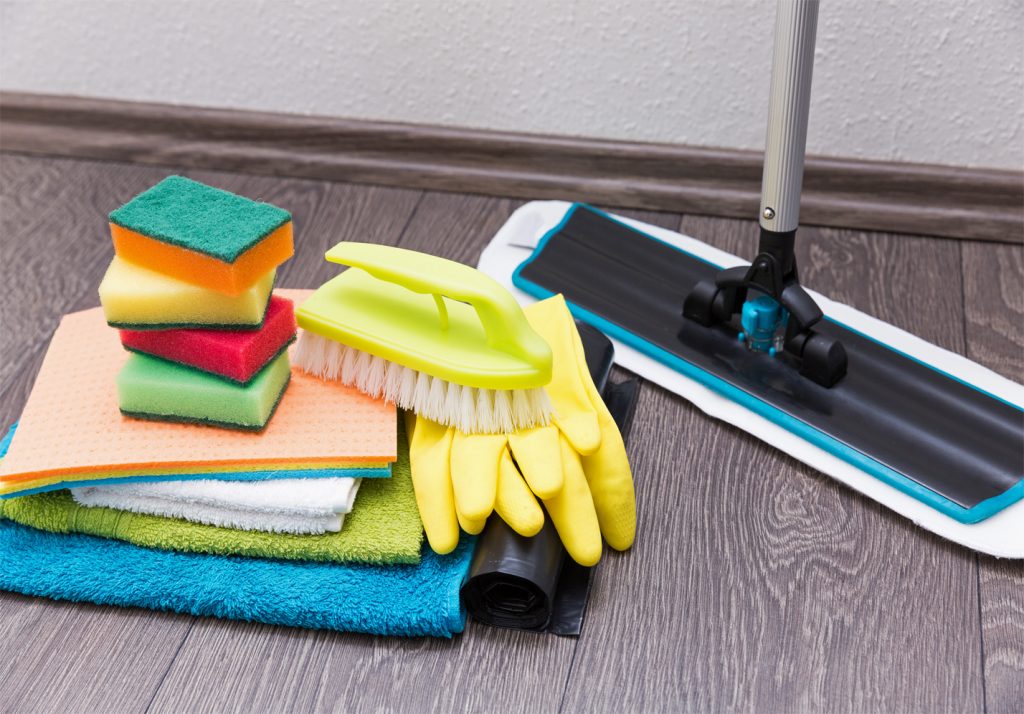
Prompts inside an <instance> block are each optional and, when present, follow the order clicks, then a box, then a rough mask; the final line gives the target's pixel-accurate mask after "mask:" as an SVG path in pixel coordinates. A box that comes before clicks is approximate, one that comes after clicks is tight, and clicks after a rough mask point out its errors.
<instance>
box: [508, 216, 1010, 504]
mask: <svg viewBox="0 0 1024 714" xmlns="http://www.w3.org/2000/svg"><path fill="white" fill-rule="evenodd" d="M580 208H584V209H586V210H589V211H593V212H595V213H598V214H600V215H602V216H604V217H605V218H607V219H609V220H611V221H614V222H616V223H618V224H619V225H622V226H625V227H626V228H628V229H629V230H632V231H635V232H637V233H640V234H641V235H643V236H644V237H645V238H649V239H650V240H655V241H658V242H659V243H661V244H663V245H666V246H668V247H670V248H672V249H673V250H677V251H679V252H680V253H683V254H685V255H687V256H689V257H691V258H693V259H694V260H699V261H700V262H702V263H705V264H707V265H710V266H712V267H715V268H721V267H722V266H720V265H717V264H715V263H713V262H711V261H709V260H707V259H705V258H701V257H700V256H697V255H693V254H692V253H690V252H688V251H686V250H683V249H682V248H679V247H677V246H674V245H672V244H671V243H667V242H666V241H663V240H660V239H659V238H657V237H655V236H652V235H648V234H647V233H644V232H642V231H638V230H637V229H636V228H634V227H633V226H630V225H627V224H625V223H623V222H622V221H620V220H618V219H617V218H615V217H613V216H610V215H608V214H607V213H604V212H603V211H600V210H598V209H596V208H592V207H590V206H585V205H584V204H581V203H574V204H573V205H572V206H571V207H570V208H569V210H568V211H566V214H565V216H563V217H562V220H561V221H559V223H558V225H556V226H555V227H554V228H552V229H551V230H549V231H548V232H547V233H545V234H544V236H543V237H542V238H541V239H540V242H539V243H538V244H537V247H536V248H534V250H533V253H531V254H530V256H529V257H528V258H527V259H526V260H524V261H523V262H522V263H520V264H519V266H518V267H516V269H515V271H513V273H512V283H513V285H515V286H516V287H517V288H519V289H520V290H522V291H524V292H526V293H528V294H530V295H532V296H533V297H535V298H538V299H544V298H549V297H552V296H553V295H554V294H555V293H553V292H551V291H550V290H547V289H546V288H544V287H541V286H540V285H537V284H536V283H534V282H532V281H530V280H528V279H526V278H524V277H523V276H522V271H523V269H524V268H525V267H526V266H527V265H529V264H530V263H532V262H533V261H534V260H535V259H536V258H537V256H538V255H540V253H541V251H543V250H544V247H545V246H546V245H547V243H548V241H549V240H551V238H552V237H553V236H555V235H556V234H557V233H558V232H559V231H561V230H562V228H563V227H564V226H565V224H566V223H567V222H568V221H569V219H570V218H571V217H572V215H573V213H575V212H576V210H577V209H580ZM566 304H568V306H569V311H570V312H572V314H573V315H574V316H576V317H577V318H578V319H580V320H583V321H584V322H586V323H588V324H591V325H593V326H594V327H596V328H597V329H599V330H601V331H603V332H604V333H606V334H607V335H609V336H611V337H613V338H615V339H617V340H619V341H620V342H622V343H624V344H627V345H629V346H630V347H632V348H634V349H636V350H638V351H640V352H642V353H644V354H645V355H647V356H648V357H651V358H653V359H656V360H658V361H659V362H661V363H662V364H664V365H666V366H668V367H670V368H671V369H673V370H675V371H677V372H679V373H680V374H682V375H683V376H685V377H688V378H690V379H692V380H694V381H695V382H698V383H700V384H702V385H704V386H705V387H708V388H709V389H712V390H714V391H716V392H718V393H719V394H721V395H722V396H724V397H725V398H727V399H729V400H730V401H733V402H736V403H737V404H739V405H740V406H742V407H744V408H746V409H749V410H750V411H752V412H754V413H755V414H758V415H760V416H762V417H764V418H766V419H768V420H769V421H772V422H774V423H776V424H778V425H779V426H781V427H782V428H784V429H786V430H787V431H789V432H791V433H792V434H795V435H796V436H798V437H800V438H801V439H803V440H804V441H807V442H809V443H811V444H814V445H815V446H817V447H819V448H820V449H823V450H824V451H827V452H829V453H830V454H832V455H834V456H837V457H839V458H840V459H842V460H843V461H845V462H847V463H848V464H850V465H852V466H854V467H856V468H857V469H859V470H861V471H863V472H865V473H867V474H868V475H870V476H874V477H875V478H877V479H879V480H880V481H882V482H883V483H886V484H888V485H889V486H892V487H893V488H896V489H898V490H899V491H902V492H903V493H905V494H907V495H908V496H911V497H913V498H915V499H917V500H918V501H921V502H922V503H924V504H925V505H928V506H930V507H932V508H934V509H935V510H937V511H939V512H940V513H942V514H944V515H946V516H949V517H950V518H952V519H953V520H955V521H959V522H960V523H968V524H970V523H978V522H979V521H983V520H985V519H986V518H989V517H990V516H992V515H995V514H996V513H998V512H999V511H1001V510H1003V509H1004V508H1006V507H1007V506H1010V505H1012V504H1013V503H1016V502H1017V501H1019V500H1021V499H1022V498H1024V481H1020V482H1018V483H1017V484H1016V485H1014V486H1013V487H1012V488H1009V489H1007V490H1006V491H1004V492H1003V493H1001V494H999V495H998V496H994V497H992V498H989V499H987V500H985V501H982V502H980V503H978V504H976V505H975V506H973V507H971V508H964V507H963V506H961V505H959V504H958V503H955V502H953V501H951V500H949V499H948V498H946V497H945V496H942V495H940V494H938V493H936V492H935V491H932V490H931V489H930V488H927V487H925V486H922V485H921V484H919V483H917V482H916V481H914V480H912V479H909V478H907V477H906V476H904V475H903V474H901V473H899V472H898V471H895V470H893V469H891V468H889V467H888V466H886V465H885V464H883V463H880V462H879V461H876V460H875V459H873V458H871V457H870V456H868V455H866V454H863V453H861V452H860V451H857V450H856V449H852V448H850V447H849V446H847V445H846V444H844V443H842V442H840V441H838V440H836V439H834V438H833V437H831V436H829V435H828V434H825V433H824V432H821V431H819V430H817V429H815V428H813V427H811V426H809V425H808V424H806V423H804V422H803V421H800V420H799V419H796V418H795V417H793V416H791V415H789V414H787V413H786V412H784V411H782V410H781V409H779V408H777V407H775V406H772V405H771V404H769V403H768V402H765V401H763V400H761V399H758V398H757V397H754V396H752V395H750V394H748V393H747V392H745V391H743V390H742V389H739V388H738V387H735V386H733V385H731V384H729V383H728V382H726V381H725V380H723V379H721V378H720V377H717V376H715V375H713V374H711V373H710V372H707V371H705V370H703V369H701V368H699V367H697V366H696V365H694V364H692V363H690V362H687V361H686V360H684V359H682V358H681V357H678V356H677V355H674V354H672V353H671V352H668V351H667V350H664V349H662V348H660V347H658V346H657V345H654V344H651V343H650V342H647V341H646V340H644V339H642V338H640V337H638V336H637V335H635V334H633V333H632V332H629V331H628V330H626V329H625V328H623V327H620V326H619V325H616V324H615V323H612V322H609V321H608V320H606V319H604V318H603V317H601V316H600V315H597V314H594V313H592V312H590V311H589V310H587V309H585V308H582V307H580V306H579V305H576V304H574V303H572V302H569V301H568V300H566ZM826 319H829V320H830V321H831V322H833V323H835V324H836V325H839V326H840V327H843V328H845V329H848V330H850V331H851V332H856V333H858V334H861V335H863V333H861V332H860V331H859V330H856V329H853V328H850V327H848V326H847V325H846V324H844V323H842V322H839V321H838V320H833V319H831V318H826ZM863 336H864V337H867V338H868V339H870V340H872V341H873V342H876V343H877V344H879V345H881V346H883V347H885V348H886V349H889V350H892V351H893V352H896V353H897V354H900V355H902V356H904V357H907V358H908V359H911V360H914V361H915V362H918V363H919V364H922V365H924V366H926V367H929V368H930V369H933V370H935V371H936V372H939V373H940V374H943V375H945V376H946V377H949V378H950V379H953V380H955V381H957V382H960V383H961V384H965V385H967V386H969V387H973V388H974V389H976V390H977V391H979V392H981V393H982V394H985V395H987V396H989V397H992V398H993V399H997V400H999V401H1001V402H1004V403H1006V404H1010V405H1011V406H1014V407H1017V408H1018V409H1021V407H1020V406H1018V405H1016V404H1012V403H1010V402H1006V401H1005V400H1003V399H1001V398H999V397H997V396H995V395H993V394H990V393H989V392H987V391H985V390H983V389H980V388H978V387H976V386H975V385H973V384H969V383H967V382H964V381H963V380H962V379H959V378H957V377H954V376H953V375H951V374H949V373H947V372H945V371H943V370H941V369H939V368H937V367H935V366H933V365H930V364H928V363H927V362H922V361H921V360H919V359H916V358H914V357H911V356H910V355H908V354H906V353H904V352H901V351H900V350H898V349H893V348H892V347H889V346H888V345H886V344H885V343H883V342H880V341H879V340H877V339H876V338H873V337H870V336H869V335H863Z"/></svg>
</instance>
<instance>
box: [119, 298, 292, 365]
mask: <svg viewBox="0 0 1024 714" xmlns="http://www.w3.org/2000/svg"><path fill="white" fill-rule="evenodd" d="M295 329H296V328H295V307H294V305H292V301H291V300H288V299H286V298H282V297H277V296H276V295H275V296H274V297H272V298H271V299H270V304H269V305H268V307H267V315H266V318H265V319H264V321H263V327H261V328H260V329H258V330H253V331H250V332H236V331H224V330H198V329H184V330H121V344H122V345H124V347H125V349H128V350H132V351H133V352H143V353H145V354H148V355H153V356H154V357H160V358H162V359H165V360H168V361H171V362H177V363H178V364H183V365H187V366H189V367H193V368H195V369H198V370H201V371H203V372H210V373H211V374H216V375H219V376H221V377H225V378H227V379H230V380H231V381H233V382H238V383H240V384H246V383H248V382H249V381H250V380H251V379H252V378H253V377H254V376H255V375H256V373H257V372H259V371H260V370H261V369H262V368H263V367H264V366H265V365H266V364H267V363H268V362H270V360H272V359H273V358H274V357H276V356H277V355H279V354H281V352H283V351H284V350H285V349H286V348H287V347H288V345H289V343H291V342H292V340H294V339H295Z"/></svg>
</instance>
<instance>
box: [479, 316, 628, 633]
mask: <svg viewBox="0 0 1024 714" xmlns="http://www.w3.org/2000/svg"><path fill="white" fill-rule="evenodd" d="M576 328H577V329H578V330H579V333H580V339H581V340H582V341H583V349H584V352H585V354H586V359H587V366H588V367H589V368H590V376H591V377H592V378H593V380H594V384H595V385H597V388H598V390H600V391H601V394H602V396H603V397H604V401H605V404H607V405H608V410H609V411H610V412H611V413H612V417H613V418H614V419H615V422H616V423H617V424H618V426H619V430H620V431H621V432H622V437H623V438H624V439H625V438H626V437H627V433H628V429H629V424H630V422H631V421H632V417H633V411H634V410H635V408H636V400H637V396H638V395H639V386H640V385H639V382H638V381H637V380H635V379H633V380H629V381H627V382H623V383H620V384H611V383H609V382H608V375H609V373H610V372H611V368H612V360H613V357H614V348H613V347H612V343H611V341H610V340H609V339H608V338H607V337H605V336H604V335H603V334H602V333H601V332H599V331H598V330H596V329H594V328H593V327H590V326H589V325H584V324H582V323H576ZM590 571H591V569H590V568H585V567H583V566H582V565H579V564H578V563H576V562H575V561H573V559H572V558H570V557H569V556H568V554H567V553H566V552H565V548H564V547H562V541H561V540H559V538H558V533H557V532H556V531H555V528H554V526H553V525H551V519H550V518H547V519H545V522H544V528H543V529H541V531H540V533H538V534H537V535H535V536H533V537H532V538H525V537H523V536H521V535H519V534H518V533H516V532H515V531H513V530H512V529H511V528H509V527H508V526H507V525H506V524H505V522H504V521H503V520H501V519H500V518H498V517H497V516H492V517H491V518H490V519H489V520H488V522H487V526H486V527H485V528H484V531H483V533H482V534H481V536H480V541H479V543H477V547H476V553H475V555H474V556H473V562H472V564H471V565H470V569H469V577H468V578H467V580H466V583H465V585H463V587H462V599H463V602H464V603H465V606H466V609H467V611H468V612H469V614H470V615H472V616H473V618H474V619H475V620H478V621H480V622H483V623H485V624H487V625H493V626H495V627H506V628H512V629H517V630H537V631H546V632H551V633H553V634H557V635H570V636H573V635H579V634H580V631H581V629H582V626H583V617H584V615H585V613H586V607H587V598H588V596H589V594H590Z"/></svg>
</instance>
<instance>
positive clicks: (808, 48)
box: [761, 0, 818, 233]
mask: <svg viewBox="0 0 1024 714" xmlns="http://www.w3.org/2000/svg"><path fill="white" fill-rule="evenodd" d="M817 27H818V0H779V5H778V10H777V14H776V17H775V49H774V54H773V58H772V83H771V99H770V104H769V108H768V139H767V141H766V142H765V153H764V175H763V178H762V181H761V227H762V228H764V229H766V230H769V231H773V232H776V233H786V232H789V231H795V230H796V227H797V225H798V224H799V222H800V188H801V185H802V184H803V179H804V153H805V151H806V148H807V114H808V110H809V108H810V102H811V72H812V70H813V69H814V38H815V34H816V32H817Z"/></svg>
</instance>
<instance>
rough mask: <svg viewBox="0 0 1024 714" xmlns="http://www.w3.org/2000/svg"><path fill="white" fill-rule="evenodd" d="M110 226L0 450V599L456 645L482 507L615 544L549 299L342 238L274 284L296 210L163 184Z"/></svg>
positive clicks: (573, 350) (618, 474)
mask: <svg viewBox="0 0 1024 714" xmlns="http://www.w3.org/2000/svg"><path fill="white" fill-rule="evenodd" d="M109 225H110V231H111V236H112V239H113V245H114V251H115V256H114V258H113V260H112V261H111V263H110V266H109V268H108V270H107V272H106V274H105V276H104V278H103V280H102V283H101V285H100V288H99V298H100V303H101V307H100V308H94V309H90V310H84V311H81V312H76V313H72V314H69V315H66V316H65V317H64V318H63V319H62V320H61V322H60V325H59V326H58V328H57V330H56V332H55V333H54V335H53V338H52V340H51V342H50V346H49V348H48V350H47V353H46V357H45V359H44V361H43V365H42V367H41V369H40V371H39V374H38V376H37V379H36V382H35V384H34V386H33V388H32V391H31V393H30V395H29V398H28V400H27V403H26V405H25V408H24V410H23V412H22V415H21V418H20V420H19V422H18V423H17V424H15V425H14V426H12V427H11V428H10V430H9V431H8V432H7V435H6V437H5V438H4V439H3V441H0V459H2V460H0V499H3V500H0V588H2V589H5V590H11V591H16V592H21V593H25V594H28V595H35V596H42V597H51V598H57V599H66V600H73V601H88V602H94V603H100V604H113V605H120V606H135V607H144V608H150V609H160V610H171V611H177V612H185V613H191V614H195V615H207V616H215V617H226V618H234V619H243V620H252V621H259V622H267V623H274V624H283V625H293V626H300V627H315V628H324V629H334V630H342V631H358V632H367V633H373V634H396V635H408V636H419V635H430V636H446V637H450V636H451V635H452V634H454V633H457V632H459V631H461V630H462V629H463V626H464V623H465V619H466V612H465V609H464V608H463V605H462V602H461V600H460V589H461V588H462V586H463V584H464V581H465V580H466V578H467V573H468V571H469V569H470V563H471V560H472V559H473V557H474V551H475V546H476V538H475V535H476V534H479V533H481V532H482V531H483V530H484V528H485V527H486V525H487V522H488V520H489V519H490V518H492V513H493V514H494V516H493V517H494V518H499V519H502V520H503V521H504V522H506V523H507V524H508V526H509V527H511V528H512V529H513V530H514V531H515V532H516V533H518V534H519V535H520V536H521V537H533V536H534V535H536V534H537V533H538V532H540V531H541V529H542V527H543V526H544V525H545V521H546V520H547V519H548V518H550V523H551V524H552V525H553V526H554V528H555V529H557V532H558V536H559V537H560V539H561V541H562V543H564V547H565V550H566V552H568V554H569V556H571V557H572V558H573V559H574V560H576V561H577V562H578V563H580V564H582V565H586V566H590V565H593V564H595V563H596V562H597V561H598V559H599V558H600V557H601V552H602V548H603V546H602V538H603V539H604V540H606V541H607V542H608V543H609V544H610V545H611V546H612V547H614V548H617V549H620V550H622V549H626V548H628V547H629V546H630V544H631V543H632V540H633V536H634V532H635V515H634V509H635V506H634V502H633V489H632V478H631V475H630V471H629V464H628V461H627V460H626V454H625V449H624V446H623V443H622V438H621V436H620V435H619V433H618V430H617V428H616V426H615V423H614V422H613V421H612V420H611V417H610V416H609V413H608V410H607V408H606V407H605V405H604V402H603V401H602V399H601V397H600V395H599V394H598V393H597V390H596V389H595V387H594V384H593V381H592V380H591V378H590V376H589V375H590V372H589V371H588V369H587V365H586V363H585V358H584V353H583V348H582V345H581V343H580V338H579V335H578V334H577V332H576V328H575V326H574V323H573V321H572V319H571V318H570V316H569V312H568V310H567V308H566V306H565V304H564V302H561V301H560V300H558V299H553V300H549V301H545V302H544V303H541V304H539V305H536V306H533V307H531V308H530V309H529V310H528V311H526V312H524V311H523V310H522V308H520V307H519V305H518V304H517V303H516V302H515V301H514V299H513V298H512V297H511V296H510V294H509V293H508V292H507V291H506V290H504V289H503V288H501V287H500V286H498V285H497V284H496V283H494V281H493V280H491V279H490V278H487V277H486V276H484V275H483V274H481V273H479V272H477V271H476V270H474V269H472V268H468V267H466V266H462V265H458V264H455V263H451V262H449V261H443V260H441V259H439V258H434V257H432V256H425V255H422V254H418V253H412V252H410V251H400V250H398V249H395V248H387V247H383V246H371V245H364V244H353V243H342V244H339V245H338V246H336V247H335V248H334V249H332V251H330V252H329V253H328V254H327V258H328V260H332V261H334V262H343V263H346V264H348V265H350V266H352V268H351V269H350V270H348V271H347V272H346V273H344V274H343V275H342V276H339V277H337V278H335V279H333V280H332V281H330V282H328V283H327V284H326V285H324V286H323V287H321V288H320V290H318V291H316V292H315V293H313V292H312V291H308V290H285V289H275V287H274V284H275V280H276V274H277V271H278V269H279V268H280V266H281V265H282V264H283V263H284V262H285V261H286V260H287V259H288V258H289V257H291V255H292V253H293V250H294V248H293V225H292V219H291V215H290V214H289V213H288V212H287V211H285V210H283V209H281V208H278V207H276V206H272V205H269V204H267V203H261V202H259V201H255V200H251V199H249V198H245V197H242V196H238V195H235V194H232V193H229V192H226V191H223V190H220V189H217V188H214V187H211V186H206V185H203V184H201V183H198V182H196V181H192V180H190V179H187V178H183V177H178V176H172V177H169V178H167V179H165V180H163V181H161V182H160V183H158V184H157V185H155V186H153V187H151V188H150V189H148V190H146V191H144V192H142V193H141V194H139V195H138V196H136V197H135V198H133V199H131V200H130V201H128V203H126V204H124V205H123V206H121V207H120V208H118V209H116V210H114V211H113V212H112V213H111V214H110V216H109ZM296 305H300V308H299V310H298V320H297V319H296V309H295V306H296ZM300 327H301V328H303V329H299V328H300ZM111 328H114V329H111ZM297 336H298V342H299V345H298V346H296V348H295V349H297V350H298V354H297V355H296V357H295V362H296V368H292V366H291V362H290V356H289V346H290V345H292V343H293V342H295V341H296V338H297ZM300 347H301V348H302V349H299V348H300ZM396 403H397V404H398V405H399V406H402V407H404V408H406V409H408V410H409V411H407V412H406V413H405V414H404V415H402V414H400V413H399V411H398V409H397V408H396ZM424 536H426V537H424Z"/></svg>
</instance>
